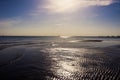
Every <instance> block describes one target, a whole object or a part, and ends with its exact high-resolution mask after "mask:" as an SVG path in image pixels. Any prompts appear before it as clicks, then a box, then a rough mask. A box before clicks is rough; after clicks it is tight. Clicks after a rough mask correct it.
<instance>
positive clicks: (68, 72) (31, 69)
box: [0, 43, 120, 80]
mask: <svg viewBox="0 0 120 80" xmlns="http://www.w3.org/2000/svg"><path fill="white" fill-rule="evenodd" d="M54 44H55V43H54ZM119 62H120V47H119V45H118V46H111V47H110V46H109V47H100V48H99V47H93V48H90V47H88V48H87V47H86V48H85V47H75V48H71V47H56V46H53V47H49V45H48V47H44V45H42V47H41V45H36V44H35V45H19V46H18V45H17V46H9V47H6V48H4V49H1V50H0V80H120V63H119Z"/></svg>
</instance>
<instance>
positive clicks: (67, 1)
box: [47, 0, 78, 12]
mask: <svg viewBox="0 0 120 80" xmlns="http://www.w3.org/2000/svg"><path fill="white" fill-rule="evenodd" d="M48 3H49V5H48V6H47V8H49V9H52V10H54V11H55V12H65V11H69V10H73V9H75V8H76V7H77V6H78V0H49V2H48Z"/></svg>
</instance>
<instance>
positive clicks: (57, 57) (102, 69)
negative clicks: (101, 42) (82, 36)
mask: <svg viewBox="0 0 120 80" xmlns="http://www.w3.org/2000/svg"><path fill="white" fill-rule="evenodd" d="M48 52H49V54H50V58H51V59H52V60H53V61H52V62H51V63H52V65H51V71H52V72H53V74H54V76H55V77H47V78H48V79H51V80H59V79H60V80H106V79H110V80H118V79H119V71H120V68H119V65H117V64H116V63H114V59H112V58H111V57H109V56H106V55H105V54H104V53H103V52H101V51H99V50H95V49H93V50H91V49H90V50H89V49H84V48H80V49H76V48H52V49H49V50H48Z"/></svg>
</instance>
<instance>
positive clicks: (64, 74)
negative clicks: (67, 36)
mask: <svg viewBox="0 0 120 80" xmlns="http://www.w3.org/2000/svg"><path fill="white" fill-rule="evenodd" d="M49 52H50V57H51V59H52V60H53V62H52V67H51V70H52V72H54V74H55V75H56V76H58V77H59V78H62V79H63V78H64V79H72V80H73V79H74V75H75V73H77V72H78V71H79V74H82V73H83V72H82V70H83V69H81V67H80V66H79V61H80V60H79V59H80V58H79V59H78V58H77V56H83V55H84V53H85V52H86V49H84V48H81V49H77V48H51V49H49Z"/></svg>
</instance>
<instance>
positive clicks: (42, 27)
mask: <svg viewBox="0 0 120 80" xmlns="http://www.w3.org/2000/svg"><path fill="white" fill-rule="evenodd" d="M0 35H7V36H58V35H61V36H62V35H65V36H111V35H115V36H116V35H120V0H0Z"/></svg>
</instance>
